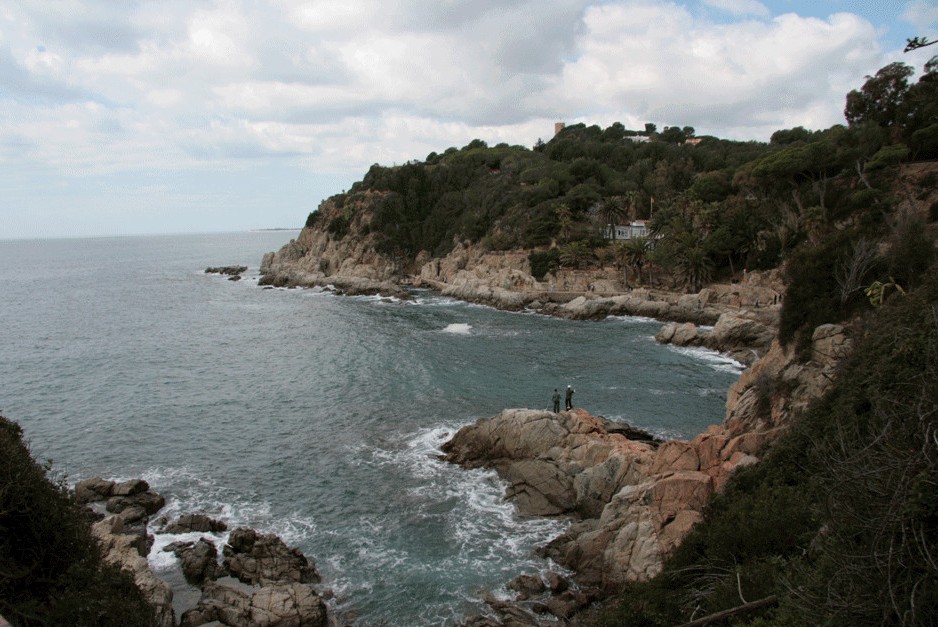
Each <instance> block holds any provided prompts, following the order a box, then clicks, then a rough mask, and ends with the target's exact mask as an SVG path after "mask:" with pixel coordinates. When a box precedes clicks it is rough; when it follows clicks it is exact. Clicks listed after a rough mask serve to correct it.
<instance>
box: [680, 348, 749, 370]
mask: <svg viewBox="0 0 938 627" xmlns="http://www.w3.org/2000/svg"><path fill="white" fill-rule="evenodd" d="M668 349H669V350H672V351H674V352H676V353H680V354H681V355H687V356H688V357H693V358H694V359H697V360H699V361H703V362H705V363H706V364H707V365H709V366H710V367H711V368H713V369H714V370H719V371H721V372H731V373H734V374H739V373H741V372H742V371H743V370H745V369H746V365H745V364H742V363H740V362H738V361H736V360H735V359H733V358H731V357H728V356H726V355H724V354H723V353H720V352H719V351H715V350H713V349H710V348H703V347H700V346H674V345H673V344H668Z"/></svg>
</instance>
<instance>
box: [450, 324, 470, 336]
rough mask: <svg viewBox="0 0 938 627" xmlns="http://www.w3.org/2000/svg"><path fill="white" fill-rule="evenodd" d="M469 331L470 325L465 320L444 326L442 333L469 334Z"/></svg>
mask: <svg viewBox="0 0 938 627" xmlns="http://www.w3.org/2000/svg"><path fill="white" fill-rule="evenodd" d="M471 331H472V325H471V324H466V323H465V322H454V323H452V324H448V325H446V328H444V329H443V333H452V334H454V335H469V334H470V332H471Z"/></svg>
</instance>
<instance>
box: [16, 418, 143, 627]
mask: <svg viewBox="0 0 938 627" xmlns="http://www.w3.org/2000/svg"><path fill="white" fill-rule="evenodd" d="M48 470H49V469H48V467H43V466H40V465H39V464H37V463H36V462H35V461H34V460H33V458H32V456H31V455H30V453H29V450H28V448H27V447H26V445H25V444H24V443H23V441H22V430H21V429H20V427H19V425H17V424H16V423H14V422H11V421H9V420H7V419H6V418H4V417H3V416H0V616H3V617H4V618H6V619H7V620H8V621H9V622H10V623H12V624H13V625H16V626H17V627H27V626H32V625H49V626H53V625H56V626H57V625H76V626H83V625H87V626H88V627H92V626H98V625H101V626H108V625H112V626H114V627H132V626H135V625H140V626H141V627H143V626H146V625H151V624H153V623H154V620H153V612H152V610H151V609H150V607H149V606H148V605H147V604H146V602H145V601H144V599H143V597H142V595H141V593H140V591H139V590H138V589H137V588H136V586H134V584H133V581H132V580H131V579H130V578H129V577H128V576H126V575H124V574H122V573H121V572H120V570H118V569H117V568H115V567H112V566H109V565H106V564H105V563H104V562H103V561H102V559H101V555H100V552H99V550H98V547H97V545H96V544H95V542H94V540H93V539H92V537H91V532H90V530H89V527H88V521H87V517H86V516H85V515H83V512H82V508H80V507H79V506H78V505H76V504H75V503H74V502H73V500H72V498H71V495H70V493H69V491H68V490H67V488H66V487H65V486H64V485H63V484H62V483H61V482H55V481H51V480H50V479H49V478H48V477H47V472H48Z"/></svg>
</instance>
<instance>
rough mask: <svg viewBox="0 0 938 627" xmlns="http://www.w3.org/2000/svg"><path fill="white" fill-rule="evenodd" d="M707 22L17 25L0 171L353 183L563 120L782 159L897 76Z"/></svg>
mask: <svg viewBox="0 0 938 627" xmlns="http://www.w3.org/2000/svg"><path fill="white" fill-rule="evenodd" d="M705 3H706V4H708V5H709V6H710V7H712V8H715V9H718V10H720V11H721V12H723V14H724V15H723V18H724V19H721V20H720V21H719V22H714V21H711V20H710V19H709V18H708V15H710V13H708V12H707V11H703V12H693V11H691V10H689V9H687V8H685V5H684V3H678V2H675V1H671V0H658V1H653V0H557V1H552V2H543V1H542V0H448V1H445V2H436V3H428V2H425V1H424V0H400V1H399V2H394V3H388V2H378V1H377V0H346V1H344V2H341V3H339V2H332V1H316V0H267V1H263V0H252V1H251V2H244V1H241V0H214V1H211V2H205V3H198V4H197V5H193V3H191V2H189V1H188V0H163V1H161V2H159V3H99V2H83V1H81V0H63V1H62V2H60V3H52V4H51V5H50V4H49V3H47V2H46V1H45V0H42V1H40V0H36V1H35V2H31V1H29V0H22V1H21V2H18V3H13V4H12V5H11V4H9V3H8V4H7V5H5V6H4V7H3V9H2V10H0V168H2V167H5V166H6V167H8V169H9V166H10V164H14V163H15V164H16V167H17V168H19V170H18V171H26V172H28V171H37V172H38V171H43V172H46V171H55V172H57V173H58V175H60V176H65V177H75V176H82V175H84V174H87V173H92V174H94V173H102V172H104V173H107V172H126V173H128V176H129V175H130V174H132V173H134V172H138V173H139V172H148V171H151V170H153V169H159V170H174V171H201V172H206V171H209V170H219V169H224V170H231V169H239V168H250V167H264V168H268V167H272V166H271V164H272V163H274V164H277V165H278V166H287V167H296V168H304V169H307V170H309V171H312V172H330V173H337V175H341V177H342V178H347V179H349V180H354V179H355V178H359V177H360V176H361V175H362V174H363V173H364V171H365V168H367V166H368V165H370V164H371V163H374V162H380V163H401V162H403V161H406V160H409V159H413V158H422V157H424V156H425V155H426V154H427V153H429V152H431V151H437V152H439V151H442V150H444V149H445V148H446V147H448V146H451V145H455V146H462V145H465V143H467V142H468V141H469V140H471V139H473V138H476V137H479V138H482V139H484V140H486V141H488V142H489V143H490V144H494V143H498V142H501V141H505V142H508V143H512V144H524V145H528V146H530V145H531V144H533V143H534V141H535V140H536V139H538V138H539V137H540V138H544V139H548V138H549V137H550V135H551V132H552V128H553V122H554V121H559V120H565V121H567V122H581V121H582V122H586V123H589V124H593V123H597V124H601V125H604V126H606V125H608V124H611V123H612V122H614V121H621V122H623V123H624V124H625V125H626V126H627V127H629V128H641V127H642V124H643V123H644V122H645V121H654V122H656V123H658V124H659V126H660V125H664V124H679V125H691V126H694V127H696V128H697V130H698V132H699V133H710V134H717V135H721V136H726V137H733V138H739V139H749V138H760V139H767V138H768V136H769V135H770V134H771V132H772V131H774V130H777V129H778V128H788V127H791V126H797V125H804V126H808V127H812V128H821V127H826V126H829V125H830V124H833V123H836V122H839V121H841V111H842V108H843V99H844V95H845V94H846V92H847V91H849V90H850V89H852V88H855V87H857V86H858V85H859V84H861V83H862V80H863V76H864V75H866V74H871V73H874V72H875V71H876V69H878V68H879V67H881V66H882V65H885V63H886V62H888V60H885V59H884V58H883V57H882V55H881V53H880V52H879V44H878V41H879V40H878V37H880V36H881V33H882V29H881V28H879V29H878V28H877V27H874V25H872V24H870V23H869V22H867V21H866V20H864V19H862V18H859V17H858V16H856V15H852V14H849V13H841V14H835V15H832V16H830V17H828V18H827V19H818V18H808V17H802V16H799V15H796V14H794V13H790V14H785V15H781V16H778V17H775V18H771V17H769V16H768V14H767V11H766V9H765V6H764V5H763V4H761V3H760V2H757V1H755V0H705ZM933 13H934V7H933V6H931V5H929V4H928V3H927V2H921V1H917V2H911V3H908V5H907V7H906V17H907V19H917V20H921V19H931V20H932V22H933V21H934V17H931V18H929V17H928V16H929V15H932V16H933ZM727 16H730V17H731V18H732V19H726V18H727ZM732 16H737V17H735V18H734V17H732ZM739 16H742V17H741V18H740V17H739ZM877 26H879V27H881V25H877ZM920 34H927V33H924V32H922V33H920ZM889 60H892V59H889ZM29 164H34V167H32V170H31V169H30V167H31V166H29ZM23 184H24V185H31V186H32V187H33V188H37V189H41V188H43V186H44V185H45V184H44V183H43V182H41V181H24V183H23ZM335 191H338V190H322V191H320V192H318V193H320V194H321V195H325V194H328V193H332V192H335ZM311 204H313V205H314V204H315V199H313V200H311ZM0 236H2V234H0Z"/></svg>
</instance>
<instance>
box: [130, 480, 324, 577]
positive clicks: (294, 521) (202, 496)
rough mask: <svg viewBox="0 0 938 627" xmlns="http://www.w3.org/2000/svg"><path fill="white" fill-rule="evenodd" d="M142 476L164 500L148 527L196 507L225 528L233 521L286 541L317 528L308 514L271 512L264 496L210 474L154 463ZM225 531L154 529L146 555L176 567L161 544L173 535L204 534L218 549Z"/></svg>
mask: <svg viewBox="0 0 938 627" xmlns="http://www.w3.org/2000/svg"><path fill="white" fill-rule="evenodd" d="M142 478H143V479H144V480H145V481H146V482H147V483H149V484H150V488H151V489H152V490H153V491H155V492H158V493H159V494H162V495H163V497H164V498H165V499H166V505H165V506H164V507H163V509H161V510H160V511H159V514H158V516H157V517H156V518H155V520H151V527H152V528H151V532H158V531H159V527H161V526H162V522H161V521H162V519H164V518H165V519H166V521H168V522H172V521H174V520H176V519H177V518H178V517H179V516H181V515H182V514H189V513H200V514H205V515H207V516H209V517H211V518H215V519H217V520H221V521H222V522H224V523H225V524H226V525H228V529H229V531H230V530H232V529H235V528H237V527H251V528H253V529H256V530H257V531H259V532H261V533H273V534H276V535H278V536H280V538H282V539H283V541H284V542H285V543H286V544H287V545H289V546H296V545H297V544H300V543H302V542H303V541H304V540H306V539H307V538H309V537H311V536H312V535H313V533H314V532H315V531H316V523H315V521H314V520H313V519H312V518H311V517H309V516H308V515H304V514H301V513H299V512H293V513H291V514H288V515H286V516H279V515H278V516H274V515H273V514H272V509H271V505H270V503H268V502H266V501H263V500H256V501H252V500H247V499H245V498H243V497H242V496H240V495H239V493H237V492H236V491H234V490H232V489H230V488H226V487H223V486H221V485H219V484H218V483H216V482H215V481H214V480H213V479H211V478H208V477H205V476H204V475H200V474H197V473H195V472H193V471H192V470H190V469H188V468H185V467H182V468H153V469H150V470H148V471H146V472H144V473H143V475H142ZM228 533H229V532H223V533H219V534H211V533H201V532H190V533H179V534H173V533H165V534H164V533H155V537H154V544H153V549H152V550H151V551H150V554H149V556H148V560H149V562H150V567H151V568H152V569H153V570H154V572H165V571H167V570H173V569H175V568H178V561H177V559H176V557H175V556H174V555H173V554H172V553H171V552H164V551H163V548H164V547H165V546H166V545H168V544H170V543H172V542H176V541H182V542H194V541H197V540H198V539H199V538H202V537H204V538H206V539H208V540H210V541H211V542H212V543H213V544H215V548H216V549H218V552H219V553H221V549H222V547H223V546H224V545H225V543H226V542H227V541H228Z"/></svg>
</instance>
